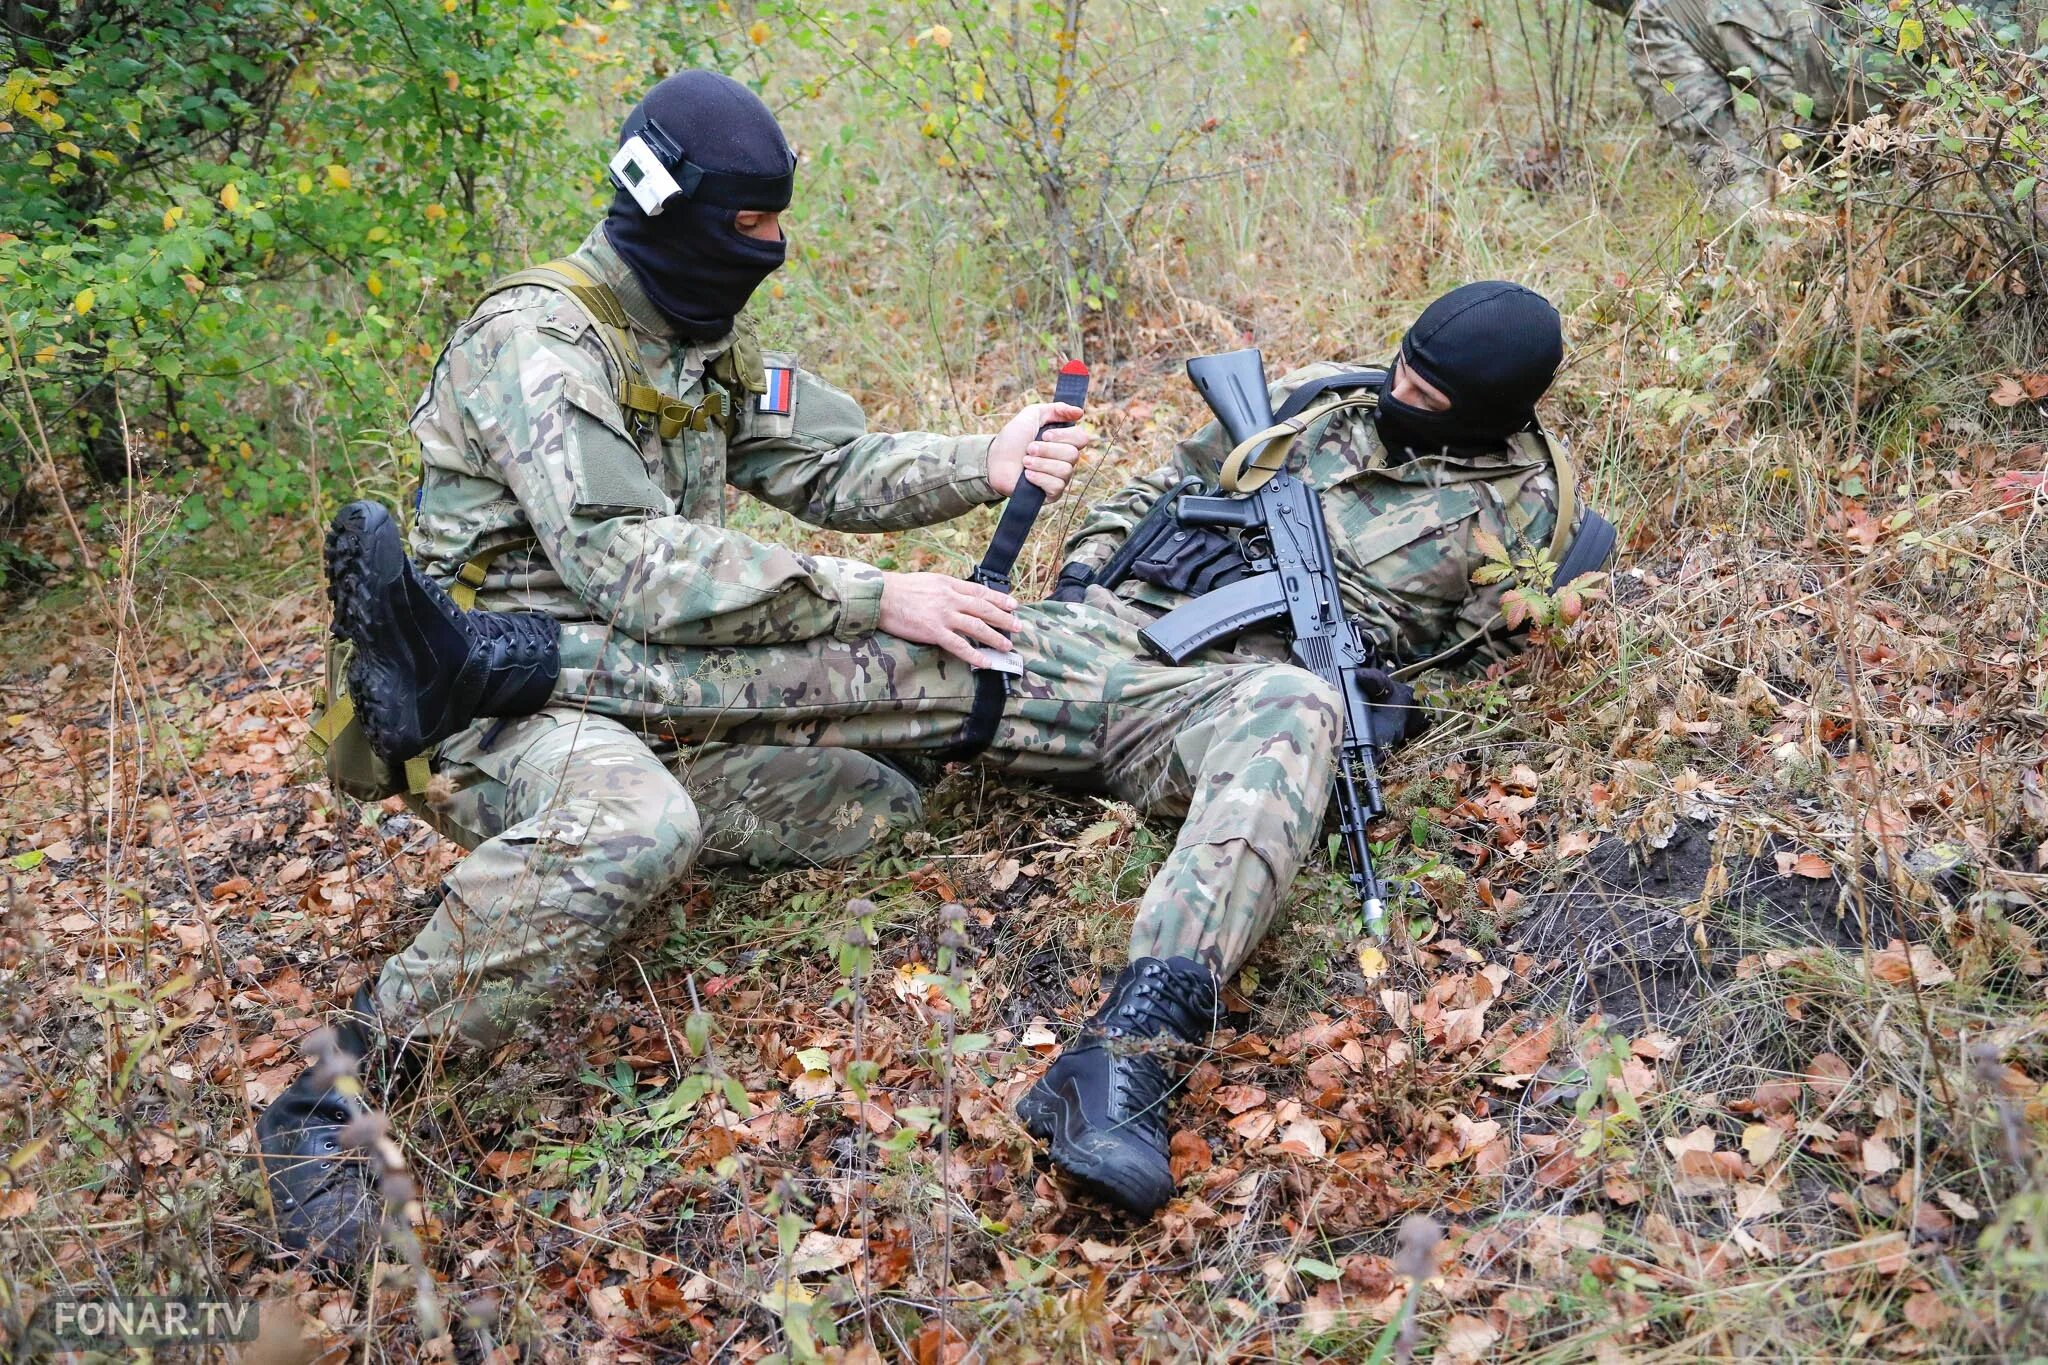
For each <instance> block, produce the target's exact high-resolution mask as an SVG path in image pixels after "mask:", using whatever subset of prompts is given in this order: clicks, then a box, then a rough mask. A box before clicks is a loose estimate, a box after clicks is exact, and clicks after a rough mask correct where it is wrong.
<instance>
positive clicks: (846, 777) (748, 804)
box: [669, 744, 924, 870]
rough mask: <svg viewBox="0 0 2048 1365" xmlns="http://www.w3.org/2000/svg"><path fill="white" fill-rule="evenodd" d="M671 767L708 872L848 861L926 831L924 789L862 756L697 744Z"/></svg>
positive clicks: (677, 756)
mask: <svg viewBox="0 0 2048 1365" xmlns="http://www.w3.org/2000/svg"><path fill="white" fill-rule="evenodd" d="M669 764H670V766H671V767H672V768H674V769H675V772H676V775H677V776H679V777H681V778H682V779H683V786H684V787H685V788H687V789H688V791H689V793H690V799H691V800H693V801H695V802H696V803H697V814H698V817H699V818H700V819H701V820H703V822H704V849H703V851H702V852H701V853H699V854H698V855H697V861H698V862H699V863H700V864H701V865H703V866H705V867H751V868H755V869H757V870H766V869H769V868H781V867H816V866H820V865H823V864H828V863H839V862H845V861H846V860H847V859H849V858H855V857H858V856H859V855H861V854H863V853H865V852H867V851H868V850H869V849H870V848H872V847H874V845H875V843H876V842H877V841H878V840H880V839H882V838H883V837H884V836H886V835H889V834H892V833H895V832H897V831H899V830H906V829H913V828H915V827H916V826H918V825H919V824H922V823H923V822H924V793H923V792H921V791H919V790H918V786H917V783H916V782H915V781H913V780H912V779H911V778H910V776H909V775H908V774H906V773H905V772H904V771H903V770H902V769H900V768H897V767H895V766H893V765H892V764H890V763H888V762H887V761H885V760H883V759H880V758H876V757H874V756H872V755H870V754H864V753H861V752H860V751H859V750H857V749H814V748H802V749H794V748H785V747H763V746H761V745H754V744H699V745H696V746H695V747H692V748H685V749H680V750H677V751H676V752H675V753H674V754H673V755H672V756H671V757H670V759H669Z"/></svg>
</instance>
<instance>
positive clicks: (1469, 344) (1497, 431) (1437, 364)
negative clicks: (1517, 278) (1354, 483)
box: [1379, 280, 1564, 451]
mask: <svg viewBox="0 0 2048 1365" xmlns="http://www.w3.org/2000/svg"><path fill="white" fill-rule="evenodd" d="M1401 360H1402V362H1403V363H1404V364H1406V365H1407V366H1408V367H1409V368H1411V369H1413V370H1414V371H1415V373H1416V374H1418V375H1420V376H1421V377H1422V378H1424V379H1427V380H1428V381H1429V382H1430V383H1432V384H1434V385H1436V387H1437V388H1439V389H1441V390H1442V391H1443V395H1444V397H1446V398H1448V399H1450V400H1451V406H1450V409H1449V410H1448V411H1446V412H1430V411H1429V410H1428V409H1426V408H1418V407H1414V406H1411V405H1410V404H1407V403H1403V402H1402V401H1401V400H1400V399H1398V398H1396V397H1394V383H1393V375H1392V370H1391V367H1390V368H1389V372H1388V378H1387V382H1386V384H1385V386H1384V387H1382V388H1381V390H1380V405H1379V429H1380V435H1381V437H1382V438H1384V439H1385V441H1386V443H1387V446H1388V448H1389V449H1390V450H1397V451H1398V450H1402V449H1412V450H1425V451H1434V450H1440V449H1444V448H1446V447H1450V448H1462V449H1470V448H1472V447H1474V446H1491V445H1498V444H1500V443H1501V442H1502V441H1505V440H1506V439H1507V438H1508V437H1510V436H1512V435H1514V434H1515V433H1516V432H1518V431H1521V430H1522V429H1523V428H1525V427H1527V426H1528V425H1529V424H1530V423H1532V422H1534V421H1535V420H1536V400H1537V399H1539V398H1541V397H1542V396H1543V393H1544V391H1545V390H1546V389H1548V388H1549V387H1550V381H1551V380H1553V379H1555V378H1556V377H1557V367H1558V366H1559V364H1561V363H1562V362H1563V360H1564V328H1563V325H1562V324H1561V323H1560V322H1559V321H1558V316H1557V310H1556V309H1555V308H1552V307H1551V306H1550V301H1549V300H1548V299H1545V298H1544V297H1543V296H1542V295H1541V294H1538V293H1536V292H1535V291H1533V290H1529V289H1524V288H1523V287H1522V286H1521V285H1519V284H1509V283H1508V282H1507V281H1505V280H1481V281H1480V282H1478V283H1477V284H1467V285H1461V286H1459V287H1458V288H1456V289H1453V290H1452V291H1451V292H1450V293H1448V294H1446V295H1444V296H1443V297H1442V298H1440V299H1438V300H1437V301H1436V302H1435V303H1432V304H1431V305H1429V307H1427V308H1425V309H1423V310H1422V316H1421V317H1419V318H1417V319H1415V325H1414V326H1413V327H1410V328H1409V329H1408V335H1406V336H1404V337H1402V338H1401Z"/></svg>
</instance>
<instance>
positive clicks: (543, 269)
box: [484, 259, 689, 441]
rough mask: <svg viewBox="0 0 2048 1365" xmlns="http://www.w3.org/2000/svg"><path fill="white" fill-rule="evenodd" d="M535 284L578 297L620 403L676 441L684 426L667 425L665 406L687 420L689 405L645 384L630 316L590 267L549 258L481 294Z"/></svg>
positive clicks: (498, 281) (508, 276)
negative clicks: (615, 381)
mask: <svg viewBox="0 0 2048 1365" xmlns="http://www.w3.org/2000/svg"><path fill="white" fill-rule="evenodd" d="M529 284H530V285H538V286H539V287H540V288H542V289H553V290H556V291H558V292H560V293H564V294H567V295H568V296H569V297H570V298H572V299H574V300H576V302H577V304H578V305H580V306H581V307H582V309H583V311H584V312H585V313H586V314H588V315H589V317H590V320H591V322H592V323H594V324H596V328H597V333H596V334H597V343H598V345H600V346H602V347H603V348H604V353H605V358H606V359H608V360H609V361H611V367H612V373H613V374H616V375H617V376H618V377H619V381H618V400H619V406H620V407H622V408H624V409H625V410H626V411H628V412H636V413H639V414H640V415H641V416H643V417H646V418H649V419H652V420H654V421H657V422H659V423H660V424H661V427H662V432H661V439H662V440H664V441H670V440H674V439H675V436H676V433H677V432H680V431H681V430H682V426H681V425H680V424H677V425H675V426H674V428H673V429H671V419H670V414H669V413H668V409H669V408H680V409H682V410H683V414H684V420H685V421H687V414H688V412H689V406H688V405H687V404H684V403H679V402H677V401H676V400H675V399H673V398H671V397H669V396H668V395H667V394H665V393H663V392H662V391H661V390H660V389H657V388H655V387H654V385H652V384H650V383H648V382H647V380H648V374H647V369H646V367H645V366H643V365H642V364H641V363H640V348H639V346H638V345H637V344H635V343H634V341H633V337H632V335H631V333H630V332H629V331H628V327H629V325H630V320H629V319H628V318H627V317H626V310H625V307H624V305H622V304H621V303H620V302H619V297H618V295H616V294H614V293H612V291H611V290H610V288H608V287H607V286H606V285H605V284H604V283H603V282H602V281H600V280H597V279H594V278H592V277H591V274H590V272H589V271H587V270H585V269H584V268H583V267H582V266H580V265H578V264H576V263H575V262H574V261H571V260H566V259H564V260H559V261H548V262H546V263H544V264H542V265H536V266H531V267H529V268H527V269H525V270H516V271H514V272H513V273H511V274H510V275H507V276H505V277H504V278H503V279H500V280H496V281H494V282H492V284H491V287H490V288H489V289H487V290H485V291H484V297H485V298H489V297H490V296H491V295H493V294H498V293H502V292H504V291H505V290H507V289H517V288H519V287H520V286H522V285H529Z"/></svg>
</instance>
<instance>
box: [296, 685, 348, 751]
mask: <svg viewBox="0 0 2048 1365" xmlns="http://www.w3.org/2000/svg"><path fill="white" fill-rule="evenodd" d="M355 718H356V704H355V703H354V702H352V701H350V700H349V696H348V693H346V692H344V693H342V694H341V695H340V696H338V697H336V698H335V699H334V704H333V705H332V706H329V707H328V708H327V709H326V711H324V712H322V713H321V714H320V715H317V716H315V717H313V724H312V727H311V728H310V729H308V730H307V731H306V735H307V738H308V739H310V740H311V741H312V744H313V752H314V753H316V754H324V753H326V752H327V751H328V750H329V749H331V748H333V747H334V741H335V739H336V738H337V737H339V736H340V734H341V732H342V731H343V730H346V729H347V728H348V723H349V722H350V721H352V720H354V719H355Z"/></svg>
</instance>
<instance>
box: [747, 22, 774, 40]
mask: <svg viewBox="0 0 2048 1365" xmlns="http://www.w3.org/2000/svg"><path fill="white" fill-rule="evenodd" d="M770 32H771V30H770V29H769V27H768V25H767V24H765V23H763V22H762V21H761V20H759V19H756V20H755V21H754V22H753V23H751V24H749V25H747V41H748V42H750V43H752V44H753V45H754V46H755V47H759V46H761V45H762V44H763V43H765V42H767V41H768V38H769V35H770Z"/></svg>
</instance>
